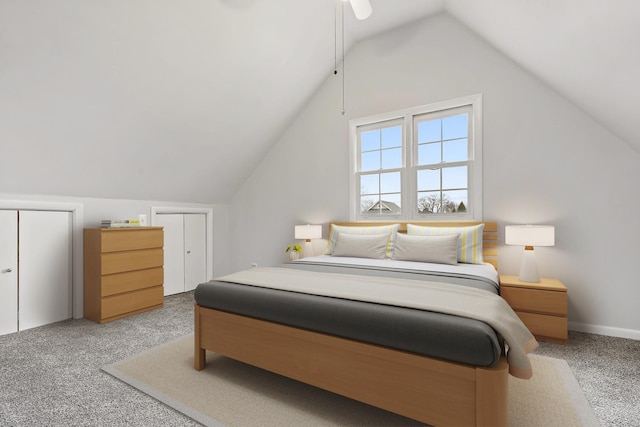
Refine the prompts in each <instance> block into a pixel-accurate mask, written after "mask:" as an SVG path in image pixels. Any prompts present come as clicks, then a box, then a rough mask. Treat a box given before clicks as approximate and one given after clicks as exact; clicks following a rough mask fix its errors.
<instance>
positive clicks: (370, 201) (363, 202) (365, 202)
mask: <svg viewBox="0 0 640 427" xmlns="http://www.w3.org/2000/svg"><path fill="white" fill-rule="evenodd" d="M377 202H378V196H376V197H372V196H367V197H361V198H360V213H361V214H368V213H370V212H371V211H370V210H371V208H372V207H373V206H374V205H375V204H376V203H377Z"/></svg>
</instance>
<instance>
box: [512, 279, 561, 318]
mask: <svg viewBox="0 0 640 427" xmlns="http://www.w3.org/2000/svg"><path fill="white" fill-rule="evenodd" d="M500 294H501V295H502V298H504V299H505V300H506V301H507V302H508V303H509V305H510V306H511V308H513V309H514V310H516V311H518V310H522V311H529V312H534V313H548V314H555V315H558V316H566V313H567V293H566V292H555V291H544V290H539V289H524V288H512V287H508V286H503V287H502V288H501V289H500Z"/></svg>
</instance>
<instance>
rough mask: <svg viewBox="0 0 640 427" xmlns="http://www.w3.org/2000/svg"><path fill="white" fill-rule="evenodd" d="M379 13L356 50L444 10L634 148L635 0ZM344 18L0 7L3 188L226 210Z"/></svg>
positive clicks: (488, 1)
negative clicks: (370, 39) (208, 204)
mask: <svg viewBox="0 0 640 427" xmlns="http://www.w3.org/2000/svg"><path fill="white" fill-rule="evenodd" d="M336 4H337V5H338V8H337V10H336V8H335V5H336ZM371 4H372V7H373V14H372V16H371V17H370V18H369V19H368V20H366V21H357V20H356V19H355V18H354V17H353V13H352V12H351V10H350V9H349V6H348V4H346V5H345V6H344V10H345V15H344V17H345V20H344V27H345V44H346V48H347V49H348V48H349V47H350V46H352V45H353V44H354V43H356V42H357V41H358V40H362V39H364V38H367V37H372V36H375V35H376V34H379V33H381V32H384V31H387V30H391V29H393V28H395V27H398V26H401V25H406V24H408V23H410V22H411V21H414V20H419V19H424V18H427V17H428V16H431V15H434V14H438V13H448V14H450V15H451V16H452V17H453V18H454V19H457V20H459V21H460V22H462V23H463V24H464V25H466V26H467V27H469V28H470V29H471V30H472V31H474V32H476V33H477V34H478V35H479V36H480V37H482V38H484V39H486V40H487V41H488V42H489V43H491V44H493V45H494V46H495V47H496V49H498V50H500V51H502V52H503V53H504V54H505V55H507V56H508V57H510V58H511V59H513V60H514V61H515V62H517V63H519V64H520V65H521V66H522V67H524V68H525V69H527V70H529V72H531V73H532V74H533V75H535V76H536V77H538V78H539V79H541V80H543V81H544V82H546V83H547V84H548V85H549V86H550V87H552V88H553V89H554V90H555V91H557V92H558V93H559V94H561V95H562V96H564V97H565V98H567V99H568V100H569V101H570V102H572V103H574V104H575V105H576V106H578V107H579V108H581V109H582V110H584V111H585V112H587V113H588V114H590V115H591V116H592V117H594V119H595V120H597V121H599V122H600V123H601V124H602V125H603V126H604V127H606V128H608V129H609V130H610V131H611V132H612V133H613V134H615V135H617V136H618V137H619V138H620V139H621V140H623V141H624V142H625V143H627V144H629V145H630V146H631V147H633V148H634V149H635V150H636V151H638V152H640V127H638V126H637V124H636V123H637V118H636V115H637V114H638V112H639V106H640V85H639V84H638V82H637V79H638V76H640V54H639V53H638V46H639V45H640V25H638V24H637V22H638V18H640V2H638V1H635V0H607V1H595V0H588V1H584V0H540V1H531V0H483V1H478V0H371ZM341 7H342V4H341V3H334V0H304V1H301V0H272V1H265V0H193V1H181V2H176V1H173V0H119V1H118V0H117V1H100V0H87V1H78V0H55V1H51V0H32V1H17V0H0V139H1V141H0V143H1V144H2V149H3V156H2V157H1V158H0V192H10V193H27V194H28V193H38V194H53V195H66V196H91V197H107V198H109V197H114V198H131V199H144V200H173V201H187V202H213V203H226V202H228V201H229V200H230V198H231V197H232V196H233V194H234V193H235V191H236V190H237V189H238V187H239V186H240V185H241V184H242V182H243V181H244V180H245V179H246V177H247V176H248V175H249V174H250V173H251V171H252V170H253V169H254V168H255V167H256V166H257V165H258V164H259V162H260V159H261V158H262V156H263V155H264V154H265V153H266V152H267V151H268V150H269V149H270V147H271V146H272V145H273V143H274V142H275V141H276V140H277V138H278V136H279V135H280V134H281V133H282V131H283V130H284V129H285V128H286V127H287V125H288V124H289V123H291V121H292V120H293V119H294V117H295V115H296V113H297V111H298V110H299V109H300V107H301V106H302V105H304V103H305V102H306V101H307V100H308V99H309V97H311V96H312V95H313V93H314V91H315V90H316V89H317V88H318V87H319V86H320V84H321V83H322V82H323V81H324V80H325V79H327V78H328V77H329V76H330V75H331V74H332V72H333V69H334V64H335V61H336V51H335V47H336V40H335V38H334V36H335V34H336V24H337V29H338V31H337V32H338V33H340V30H339V28H340V27H341V20H340V18H339V16H340V12H341ZM336 12H337V14H336ZM336 17H338V19H337V20H336ZM339 44H340V42H339V40H338V45H339ZM337 59H338V60H339V55H338V58H337ZM7 153H9V155H7Z"/></svg>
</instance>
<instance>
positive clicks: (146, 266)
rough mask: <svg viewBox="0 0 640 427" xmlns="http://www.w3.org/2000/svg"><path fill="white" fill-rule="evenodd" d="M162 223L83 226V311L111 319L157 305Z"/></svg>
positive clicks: (161, 271) (98, 319) (161, 292)
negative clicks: (158, 224) (130, 226)
mask: <svg viewBox="0 0 640 427" xmlns="http://www.w3.org/2000/svg"><path fill="white" fill-rule="evenodd" d="M163 246H164V232H163V229H162V227H136V228H85V229H84V317H86V318H87V319H90V320H93V321H94V322H98V323H105V322H110V321H112V320H116V319H120V318H122V317H126V316H130V315H132V314H137V313H141V312H143V311H147V310H152V309H154V308H158V307H161V306H162V303H163V301H164V288H163V282H164V269H163V262H164V252H163Z"/></svg>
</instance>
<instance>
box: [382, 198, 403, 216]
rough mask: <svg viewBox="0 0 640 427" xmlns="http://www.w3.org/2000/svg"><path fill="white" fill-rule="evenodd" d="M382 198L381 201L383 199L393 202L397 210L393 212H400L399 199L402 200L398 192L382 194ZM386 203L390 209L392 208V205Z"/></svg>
mask: <svg viewBox="0 0 640 427" xmlns="http://www.w3.org/2000/svg"><path fill="white" fill-rule="evenodd" d="M382 199H383V201H385V202H388V203H393V204H394V205H395V206H397V207H398V211H397V212H394V213H400V207H401V206H402V204H401V203H402V202H401V200H402V194H400V193H395V194H385V195H384V196H382ZM388 203H387V205H388V207H389V208H390V209H392V208H393V206H391V205H389V204H388Z"/></svg>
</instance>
